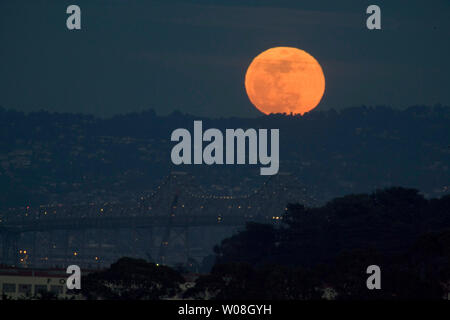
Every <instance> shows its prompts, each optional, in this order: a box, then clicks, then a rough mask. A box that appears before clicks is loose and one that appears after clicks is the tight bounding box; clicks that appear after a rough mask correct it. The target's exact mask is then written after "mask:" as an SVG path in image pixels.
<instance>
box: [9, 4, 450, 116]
mask: <svg viewBox="0 0 450 320" xmlns="http://www.w3.org/2000/svg"><path fill="white" fill-rule="evenodd" d="M299 2H300V1H273V2H272V3H271V2H269V1H247V0H241V1H237V0H236V1H225V0H223V1H136V0H134V1H132V0H120V1H119V0H101V1H100V0H95V1H93V0H89V1H82V0H71V1H62V0H60V1H38V0H33V1H18V0H1V1H0V105H2V106H4V107H6V108H14V109H17V110H23V111H32V110H39V109H46V110H50V111H59V112H83V113H93V114H96V115H101V116H110V115H112V114H116V113H126V112H130V111H138V110H142V109H148V108H153V109H155V110H156V111H157V112H158V113H159V114H167V113H170V112H172V111H173V110H176V109H178V110H180V111H182V112H187V113H192V114H196V115H206V116H252V115H256V114H258V113H257V112H256V111H255V109H254V108H253V107H252V105H251V104H250V102H249V101H248V99H247V96H246V93H245V89H244V85H243V82H244V75H245V71H246V68H247V66H248V65H249V63H250V62H251V60H252V58H254V57H255V56H256V55H258V54H259V53H260V52H261V51H264V50H266V49H268V48H270V47H274V46H292V47H297V48H300V49H303V50H305V51H307V52H309V53H310V54H312V55H313V56H314V57H315V58H316V59H317V60H318V61H319V62H320V63H321V65H322V67H323V70H324V73H325V78H326V91H325V96H324V98H323V100H322V102H321V104H320V105H319V107H318V108H319V109H326V108H331V107H333V108H336V109H339V108H342V107H347V106H355V105H361V104H366V105H378V104H387V105H392V106H394V107H399V108H401V107H406V106H409V105H414V104H428V105H432V104H435V103H442V104H450V90H449V85H448V84H449V81H448V77H449V74H450V62H449V57H450V41H449V39H450V20H449V16H450V1H448V0H439V1H438V0H436V1H392V0H391V1H375V2H373V1H351V2H350V1H328V0H327V1H302V2H303V4H298V3H299ZM255 3H257V4H258V5H255ZM70 4H77V5H79V6H80V7H81V11H82V30H81V31H69V30H67V28H66V18H67V14H66V13H65V12H66V8H67V6H68V5H70ZM369 4H378V5H379V6H380V7H381V10H382V28H383V30H381V31H369V30H367V29H366V27H365V19H366V17H367V15H366V13H365V9H366V8H367V6H368V5H369Z"/></svg>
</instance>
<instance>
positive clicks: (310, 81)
mask: <svg viewBox="0 0 450 320" xmlns="http://www.w3.org/2000/svg"><path fill="white" fill-rule="evenodd" d="M245 90H246V91H247V95H248V97H249V99H250V101H251V102H252V104H253V105H254V106H255V107H256V108H257V109H258V110H260V111H261V112H263V113H265V114H270V113H287V114H290V113H291V112H292V113H293V114H304V113H305V112H308V111H310V110H312V109H314V108H315V107H316V106H317V105H318V104H319V102H320V100H321V99H322V96H323V93H324V92H325V76H324V75H323V71H322V67H321V66H320V64H319V63H318V62H317V60H316V59H314V57H313V56H311V55H310V54H309V53H307V52H305V51H303V50H300V49H297V48H291V47H275V48H271V49H269V50H266V51H264V52H262V53H260V54H259V55H258V56H257V57H256V58H255V59H253V61H252V63H251V64H250V66H249V67H248V70H247V73H246V75H245Z"/></svg>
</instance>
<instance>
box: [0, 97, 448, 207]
mask: <svg viewBox="0 0 450 320" xmlns="http://www.w3.org/2000/svg"><path fill="white" fill-rule="evenodd" d="M194 120H203V127H204V130H205V129H206V128H211V127H214V128H219V129H222V130H224V129H225V128H244V129H245V128H256V129H257V128H267V129H271V128H279V129H280V172H283V171H284V172H291V173H293V174H294V175H296V176H297V177H298V178H299V180H300V181H302V183H304V185H305V186H307V188H308V192H309V193H311V194H313V195H314V196H315V197H316V198H317V199H318V200H319V203H325V202H326V201H327V200H330V199H332V198H333V197H336V196H342V195H345V194H350V193H361V192H370V191H373V190H375V189H377V188H384V187H389V186H394V185H397V186H404V187H410V188H416V189H419V190H421V191H422V192H423V193H424V194H425V195H426V196H427V197H439V196H441V195H444V194H447V193H448V192H449V188H450V170H449V163H450V148H449V145H450V107H444V106H439V105H438V106H434V107H426V106H414V107H410V108H407V109H405V110H396V109H392V108H389V107H383V106H380V107H366V106H361V107H354V108H347V109H343V110H342V111H339V112H337V111H335V110H328V111H314V112H310V113H307V114H305V115H303V116H299V115H298V116H290V115H283V114H274V115H269V116H261V117H257V118H219V119H208V118H201V117H195V116H192V115H185V114H182V113H180V112H174V113H172V114H171V115H168V116H158V115H156V114H155V112H153V111H152V110H149V111H145V112H141V113H130V114H125V115H117V116H114V117H112V118H106V119H103V118H96V117H94V116H90V115H82V114H59V113H48V112H45V111H42V112H34V113H29V114H24V113H22V112H17V111H11V110H6V109H4V108H0V187H1V190H2V192H1V194H0V203H1V205H2V206H3V207H12V206H23V205H26V204H30V205H38V204H43V203H75V202H83V201H91V202H95V201H110V200H121V199H122V198H124V199H129V198H130V197H136V196H138V195H140V194H142V193H146V192H148V191H149V190H151V189H152V188H153V187H155V185H157V183H158V182H159V181H160V179H161V178H162V177H163V176H164V175H165V174H167V173H168V172H169V171H171V170H179V171H188V172H191V173H193V174H194V175H196V177H197V181H199V182H200V183H201V184H202V185H203V186H205V187H207V188H209V190H211V192H212V193H220V194H223V193H226V194H239V193H247V192H248V190H252V189H253V188H256V187H258V186H259V185H261V183H262V182H263V181H264V178H263V177H260V176H259V173H258V170H259V166H247V165H245V166H206V165H203V166H178V167H177V166H174V165H173V164H172V163H171V161H170V150H171V148H172V147H173V145H174V143H172V142H171V141H170V134H171V132H172V131H173V130H175V129H176V128H187V129H189V130H192V127H193V121H194Z"/></svg>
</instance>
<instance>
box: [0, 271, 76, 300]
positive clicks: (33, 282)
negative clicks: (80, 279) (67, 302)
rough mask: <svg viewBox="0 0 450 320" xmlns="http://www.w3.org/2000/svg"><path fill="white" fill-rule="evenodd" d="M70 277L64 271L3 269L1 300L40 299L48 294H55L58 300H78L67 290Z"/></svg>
mask: <svg viewBox="0 0 450 320" xmlns="http://www.w3.org/2000/svg"><path fill="white" fill-rule="evenodd" d="M83 273H84V272H83ZM68 276H69V275H68V274H67V273H66V270H62V269H46V270H45V269H20V268H2V269H0V300H2V299H4V298H6V299H30V298H39V297H41V296H42V295H46V294H50V295H51V294H53V295H54V296H56V297H57V298H58V299H72V298H77V295H74V294H72V293H71V292H70V291H69V292H68V290H67V286H66V279H67V277H68Z"/></svg>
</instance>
